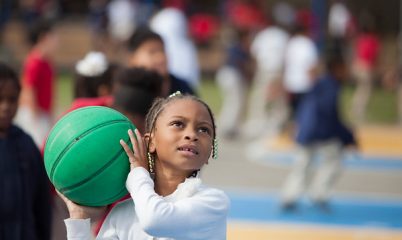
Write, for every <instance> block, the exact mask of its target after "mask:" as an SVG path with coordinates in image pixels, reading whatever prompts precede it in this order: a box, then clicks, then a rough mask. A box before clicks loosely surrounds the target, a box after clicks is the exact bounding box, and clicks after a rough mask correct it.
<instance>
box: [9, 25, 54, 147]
mask: <svg viewBox="0 0 402 240" xmlns="http://www.w3.org/2000/svg"><path fill="white" fill-rule="evenodd" d="M29 41H30V43H31V45H32V48H31V51H30V52H29V54H28V56H27V58H26V60H25V64H24V68H23V71H22V92H21V105H20V109H19V112H18V115H17V118H16V122H17V123H18V125H19V126H21V127H22V128H23V129H24V130H25V131H27V132H28V133H29V134H30V135H31V136H32V138H33V139H34V141H35V143H36V144H37V146H40V145H42V143H43V142H44V140H45V137H46V135H47V133H48V131H49V130H50V127H51V124H52V107H53V84H54V79H55V74H54V67H53V64H52V61H51V57H52V55H53V54H54V52H55V50H56V47H57V44H58V38H57V33H56V32H55V30H54V29H53V25H52V24H51V23H50V22H46V21H40V22H37V23H35V24H34V25H33V27H32V28H31V29H30V31H29Z"/></svg>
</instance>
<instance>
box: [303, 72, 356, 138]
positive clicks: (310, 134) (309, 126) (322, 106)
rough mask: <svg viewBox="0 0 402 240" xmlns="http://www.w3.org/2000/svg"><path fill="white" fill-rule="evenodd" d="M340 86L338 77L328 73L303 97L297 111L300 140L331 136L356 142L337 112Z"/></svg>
mask: <svg viewBox="0 0 402 240" xmlns="http://www.w3.org/2000/svg"><path fill="white" fill-rule="evenodd" d="M339 89H340V86H339V83H338V81H337V80H336V79H335V78H334V77H333V76H331V75H329V74H328V75H326V76H324V77H322V78H321V79H319V80H318V81H317V82H316V84H315V85H314V86H313V88H312V89H311V90H310V91H309V92H308V93H307V94H306V95H305V96H304V97H303V98H302V100H301V103H300V106H299V108H298V110H297V113H296V124H297V133H296V141H297V142H298V143H300V144H302V145H306V144H311V143H315V142H320V141H326V140H331V139H338V140H340V141H341V143H342V144H343V145H349V144H354V143H355V138H354V136H353V134H352V132H351V131H350V130H349V129H348V128H347V127H346V126H345V125H344V124H343V123H342V121H341V119H340V116H339V113H338V95H339Z"/></svg>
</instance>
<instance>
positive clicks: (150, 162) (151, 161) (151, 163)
mask: <svg viewBox="0 0 402 240" xmlns="http://www.w3.org/2000/svg"><path fill="white" fill-rule="evenodd" d="M147 156H148V167H149V173H150V174H151V175H153V174H155V169H154V166H155V161H154V158H153V157H152V155H151V153H150V152H148V153H147Z"/></svg>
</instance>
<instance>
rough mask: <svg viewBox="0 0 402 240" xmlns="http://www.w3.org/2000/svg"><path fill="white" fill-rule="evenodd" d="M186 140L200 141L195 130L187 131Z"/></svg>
mask: <svg viewBox="0 0 402 240" xmlns="http://www.w3.org/2000/svg"><path fill="white" fill-rule="evenodd" d="M184 138H185V139H186V140H191V141H198V136H197V133H196V132H195V131H193V130H189V131H186V133H185V136H184Z"/></svg>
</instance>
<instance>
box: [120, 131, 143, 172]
mask: <svg viewBox="0 0 402 240" xmlns="http://www.w3.org/2000/svg"><path fill="white" fill-rule="evenodd" d="M134 131H135V136H136V137H134V133H133V131H132V130H131V129H129V130H128V135H129V136H130V141H131V144H132V145H133V150H134V151H132V150H131V148H130V147H129V146H128V145H127V143H126V142H124V141H123V140H120V144H121V146H122V147H123V148H124V151H126V154H127V156H128V160H129V161H130V169H131V170H133V169H134V168H136V167H143V168H145V169H147V170H148V161H147V152H146V148H145V142H144V139H143V138H142V136H141V133H140V132H139V131H138V130H137V129H135V130H134Z"/></svg>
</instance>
